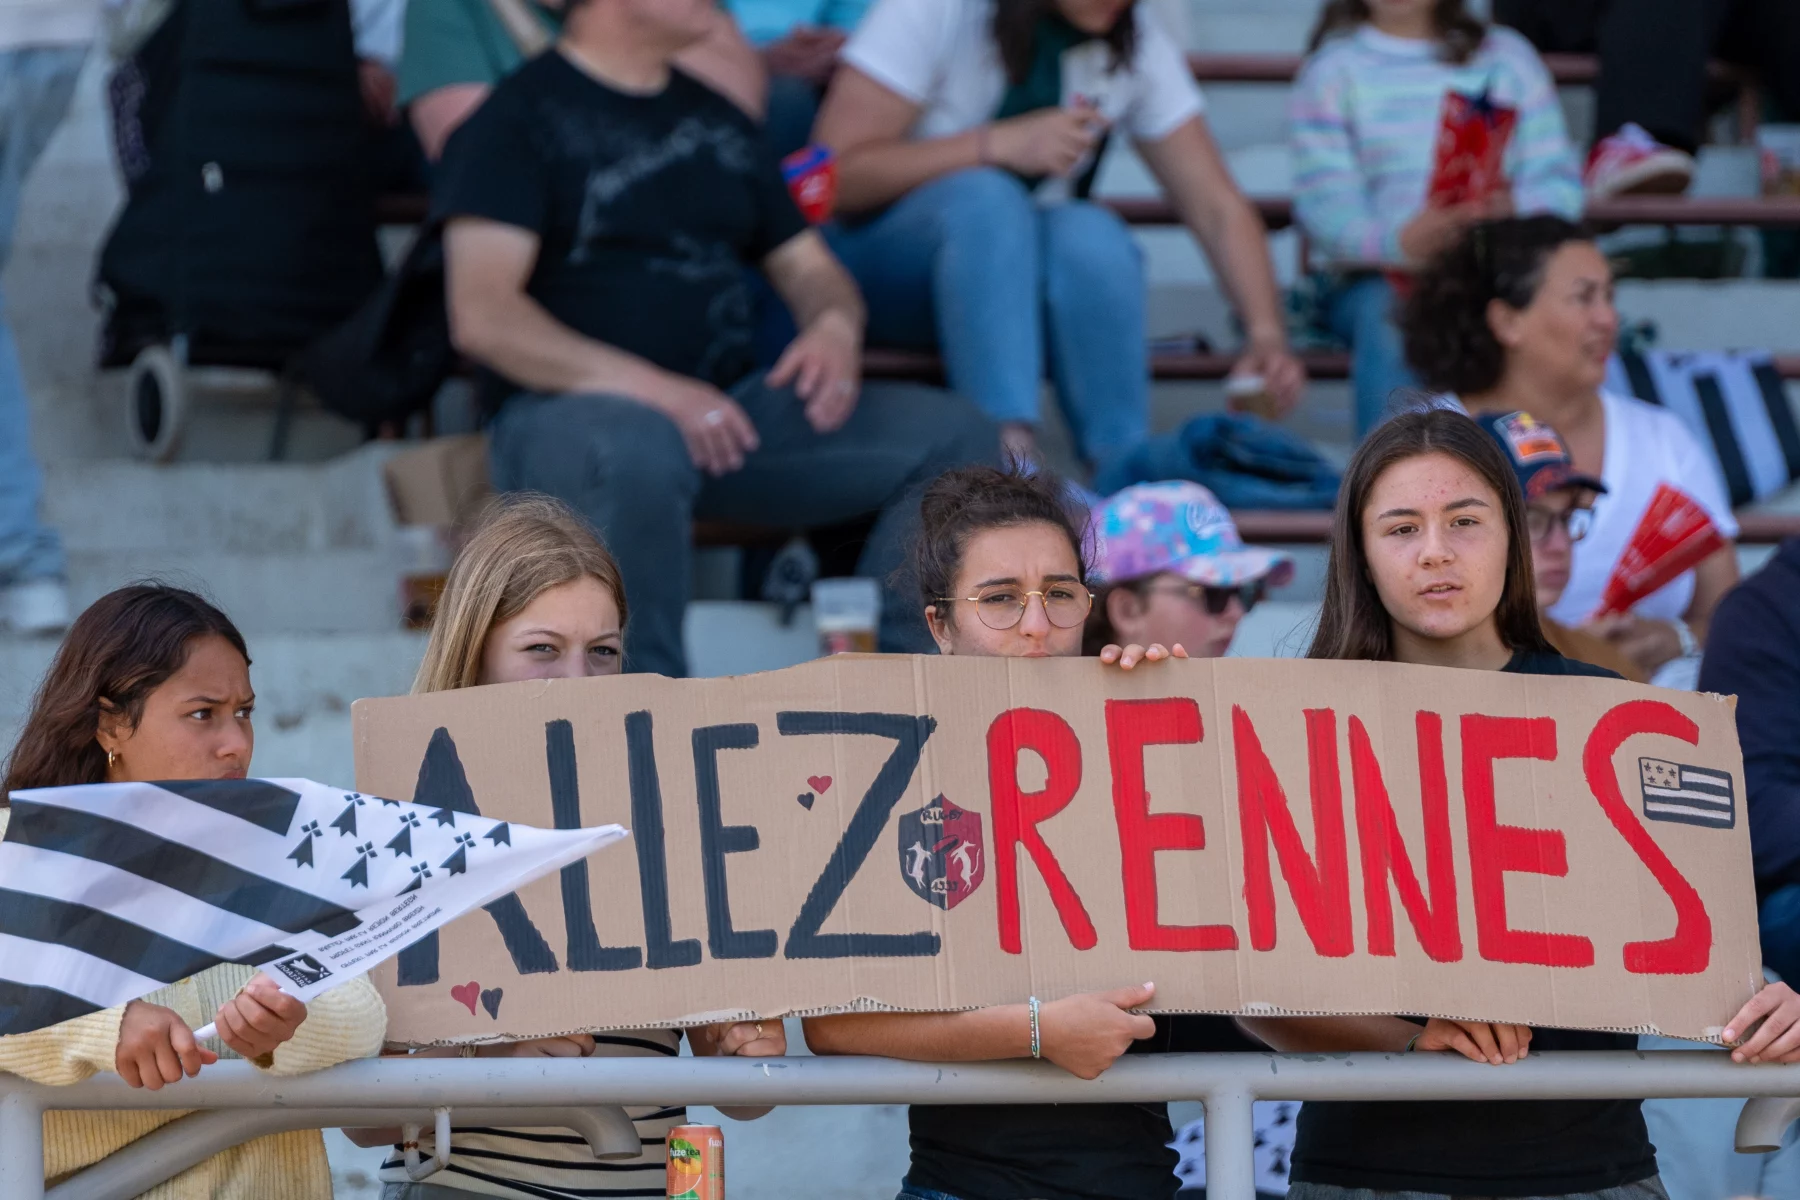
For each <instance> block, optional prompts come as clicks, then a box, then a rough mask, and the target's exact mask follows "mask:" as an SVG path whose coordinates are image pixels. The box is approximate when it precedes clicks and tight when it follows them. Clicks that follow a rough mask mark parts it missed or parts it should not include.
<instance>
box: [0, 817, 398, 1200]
mask: <svg viewBox="0 0 1800 1200" xmlns="http://www.w3.org/2000/svg"><path fill="white" fill-rule="evenodd" d="M10 815H11V813H10V812H9V811H7V810H5V809H0V836H4V833H5V829H6V819H7V817H9V816H10ZM255 973H256V972H255V970H254V969H253V968H251V967H239V966H229V965H228V966H220V967H214V968H213V969H212V970H210V971H203V972H201V973H200V974H199V975H196V976H194V977H193V978H191V979H184V980H182V981H181V982H179V983H176V984H173V985H171V986H169V987H166V988H163V989H162V990H161V991H157V992H152V993H150V995H148V996H146V997H144V999H145V1001H147V1002H148V1003H151V1004H160V1005H162V1006H164V1007H165V1008H171V1009H174V1010H175V1012H177V1013H179V1014H180V1015H181V1019H182V1020H184V1021H186V1022H187V1023H188V1027H189V1028H190V1029H198V1028H199V1027H200V1026H202V1025H204V1024H206V1023H207V1022H208V1021H210V1020H212V1019H213V1015H214V1014H215V1013H217V1012H218V1010H219V1006H220V1005H221V1004H224V1003H225V1002H226V1001H227V1000H229V999H231V998H232V997H233V996H235V995H236V994H237V992H238V989H240V988H242V987H243V986H244V985H245V984H246V983H248V982H249V981H250V978H251V976H252V975H254V974H255ZM124 1015H125V1010H124V1008H123V1007H120V1008H109V1009H107V1010H105V1011H104V1012H97V1013H90V1014H88V1015H87V1016H85V1017H77V1018H75V1019H74V1020H73V1021H64V1022H63V1023H62V1024H60V1025H52V1026H50V1027H49V1028H48V1029H39V1030H35V1031H33V1032H31V1033H20V1034H14V1035H13V1036H11V1037H0V1071H10V1072H11V1073H13V1074H15V1075H22V1076H24V1077H25V1078H26V1079H29V1080H31V1081H33V1082H34V1083H43V1084H50V1085H52V1086H59V1085H66V1084H71V1083H79V1082H80V1081H81V1080H83V1079H86V1078H87V1077H88V1076H90V1075H92V1074H94V1072H96V1071H111V1070H112V1069H113V1051H114V1049H115V1048H116V1047H117V1046H118V1042H119V1022H120V1021H121V1020H122V1019H123V1017H124ZM386 1032H387V1008H386V1006H385V1005H383V1004H382V1002H381V995H380V993H378V992H376V990H375V985H374V984H372V983H370V982H369V980H368V977H367V976H358V977H357V978H356V979H353V980H351V981H350V982H349V983H346V984H344V985H343V986H342V987H339V988H335V989H333V990H332V991H329V992H326V993H325V994H324V995H322V996H318V997H316V998H314V1000H313V1001H312V1002H311V1003H310V1004H308V1005H307V1006H306V1020H305V1021H303V1022H301V1025H300V1029H299V1031H298V1032H297V1033H295V1035H294V1038H293V1040H292V1041H289V1042H287V1043H285V1044H283V1045H281V1046H280V1047H278V1048H277V1049H276V1051H275V1054H274V1060H273V1063H272V1064H264V1063H259V1064H258V1065H259V1066H266V1067H267V1069H268V1070H269V1071H270V1073H271V1074H274V1075H299V1074H302V1073H303V1072H306V1071H317V1070H319V1069H321V1068H323V1067H329V1066H331V1065H332V1064H334V1063H340V1062H345V1061H348V1060H349V1059H353V1058H370V1057H373V1056H374V1055H375V1054H377V1053H379V1052H380V1050H381V1041H382V1037H383V1035H384V1034H385V1033H386ZM206 1045H207V1048H208V1049H211V1050H215V1051H217V1052H218V1053H219V1054H220V1057H221V1058H236V1057H238V1056H237V1055H236V1054H234V1053H232V1052H231V1051H230V1050H227V1049H226V1048H225V1047H224V1046H223V1045H222V1044H220V1043H219V1042H217V1041H211V1042H208V1043H206ZM204 1075H205V1069H204V1068H202V1078H204ZM174 1086H175V1087H180V1086H181V1085H180V1084H175V1085H174ZM181 1115H182V1114H181V1113H179V1112H144V1111H133V1110H125V1111H119V1112H56V1111H51V1112H47V1113H45V1114H44V1174H45V1177H46V1179H47V1180H49V1181H50V1182H52V1183H55V1182H58V1181H60V1179H61V1178H62V1177H64V1176H66V1175H69V1174H71V1173H73V1172H75V1171H77V1170H80V1169H81V1168H82V1167H85V1166H87V1165H88V1164H90V1163H95V1162H98V1161H99V1160H100V1159H102V1158H105V1157H106V1156H107V1155H108V1154H111V1153H112V1152H113V1151H114V1150H117V1149H118V1148H119V1147H121V1146H124V1145H126V1144H128V1143H130V1142H133V1141H136V1140H137V1139H138V1138H140V1137H143V1136H144V1135H145V1134H146V1133H149V1132H150V1131H151V1130H152V1129H155V1128H156V1127H157V1126H159V1125H165V1124H167V1123H168V1122H170V1121H173V1120H174V1119H175V1118H176V1117H179V1116H181ZM330 1196H331V1172H330V1170H329V1168H328V1167H327V1166H326V1164H325V1142H324V1139H323V1138H321V1137H320V1135H319V1131H318V1130H316V1129H309V1130H301V1131H299V1132H295V1133H278V1134H274V1135H272V1136H269V1137H265V1138H259V1139H257V1140H256V1141H254V1142H249V1143H247V1144H245V1145H242V1146H236V1147H233V1148H232V1149H230V1150H227V1151H225V1152H224V1153H223V1154H218V1155H215V1156H213V1157H212V1158H209V1159H207V1160H206V1161H205V1162H203V1163H201V1164H200V1165H199V1166H196V1167H192V1168H190V1169H189V1170H187V1171H184V1172H182V1173H181V1174H180V1175H177V1176H176V1177H175V1178H174V1179H171V1180H170V1181H169V1182H167V1183H165V1184H162V1185H161V1186H159V1187H156V1188H152V1189H151V1190H150V1191H148V1192H145V1193H144V1195H143V1197H142V1200H329V1198H330Z"/></svg>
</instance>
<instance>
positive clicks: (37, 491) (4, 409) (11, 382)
mask: <svg viewBox="0 0 1800 1200" xmlns="http://www.w3.org/2000/svg"><path fill="white" fill-rule="evenodd" d="M86 57H87V47H85V46H51V47H43V46H26V47H23V48H21V49H17V50H0V269H3V268H4V267H5V266H6V259H7V256H8V254H9V253H10V252H11V250H12V235H13V226H14V225H15V224H16V223H17V221H18V217H19V195H20V193H21V192H22V191H23V190H24V187H25V177H26V175H28V174H29V173H30V172H31V167H32V164H33V163H35V162H37V159H38V156H39V155H40V154H42V153H43V152H44V147H45V145H47V144H48V143H49V141H50V135H51V134H52V133H54V132H56V127H57V125H59V124H60V123H61V122H62V119H63V114H64V113H66V112H67V111H68V110H69V100H70V98H71V97H72V96H73V95H74V92H75V79H76V77H77V76H78V75H80V74H81V64H82V61H83V60H84V59H85V58H86ZM4 307H5V298H4V297H3V296H0V311H3V310H4ZM43 493H44V477H43V474H42V472H40V471H39V470H38V464H37V459H36V458H34V457H33V456H32V453H31V409H30V404H29V402H28V400H27V398H26V396H25V378H24V376H23V375H22V374H21V373H20V370H19V352H18V348H17V347H16V346H14V344H13V337H12V331H11V330H10V329H8V328H7V326H6V320H5V317H4V316H3V315H0V586H4V585H6V584H9V583H19V582H22V581H24V580H28V579H45V578H50V579H56V578H61V577H62V575H63V573H64V570H65V564H64V561H63V548H62V541H61V539H59V538H58V537H57V536H56V531H55V530H53V529H50V528H49V527H47V526H46V525H45V524H44V523H43V522H42V520H40V519H39V517H38V504H39V502H40V501H41V500H42V499H43Z"/></svg>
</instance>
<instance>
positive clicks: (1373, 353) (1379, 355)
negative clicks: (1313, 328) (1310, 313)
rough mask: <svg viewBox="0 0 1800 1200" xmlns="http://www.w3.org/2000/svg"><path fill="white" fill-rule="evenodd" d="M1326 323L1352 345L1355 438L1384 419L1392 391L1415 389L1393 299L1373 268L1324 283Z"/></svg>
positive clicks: (1414, 378) (1414, 379)
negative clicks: (1397, 323) (1366, 271)
mask: <svg viewBox="0 0 1800 1200" xmlns="http://www.w3.org/2000/svg"><path fill="white" fill-rule="evenodd" d="M1323 299H1324V310H1325V314H1324V315H1325V323H1326V325H1327V326H1328V327H1329V328H1330V330H1331V332H1332V333H1333V334H1335V335H1336V336H1338V337H1340V338H1342V339H1343V340H1344V341H1345V342H1347V343H1349V345H1350V386H1351V390H1352V392H1353V393H1354V395H1355V399H1356V436H1357V438H1358V439H1360V438H1362V437H1363V436H1364V435H1365V434H1367V433H1368V432H1369V430H1371V429H1373V428H1375V427H1376V426H1377V425H1379V424H1381V422H1382V420H1383V419H1384V418H1386V416H1387V412H1388V406H1389V404H1390V403H1391V402H1392V400H1393V395H1394V393H1395V392H1396V391H1399V390H1401V389H1403V388H1413V387H1417V386H1418V384H1419V381H1418V379H1417V378H1416V377H1415V376H1414V375H1413V373H1412V369H1411V368H1410V367H1408V366H1407V365H1406V350H1405V347H1404V346H1402V345H1401V341H1400V330H1399V329H1398V328H1397V327H1396V326H1395V324H1394V305H1395V301H1396V297H1395V295H1394V289H1393V287H1392V286H1391V285H1390V284H1389V283H1388V281H1387V279H1386V278H1385V277H1383V276H1381V275H1379V274H1376V273H1374V272H1368V273H1363V274H1356V275H1346V276H1344V277H1342V278H1341V279H1338V280H1336V281H1335V282H1334V283H1333V284H1331V285H1330V286H1329V287H1327V289H1326V291H1325V294H1324V298H1323Z"/></svg>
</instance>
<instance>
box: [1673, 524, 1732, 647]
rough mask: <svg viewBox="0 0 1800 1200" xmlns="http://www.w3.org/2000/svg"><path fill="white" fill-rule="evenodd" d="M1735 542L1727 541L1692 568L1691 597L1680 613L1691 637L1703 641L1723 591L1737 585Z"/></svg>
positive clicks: (1722, 596)
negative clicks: (1692, 591)
mask: <svg viewBox="0 0 1800 1200" xmlns="http://www.w3.org/2000/svg"><path fill="white" fill-rule="evenodd" d="M1738 578H1739V573H1738V560H1737V543H1736V542H1727V543H1726V544H1725V545H1724V546H1722V547H1720V548H1719V549H1718V550H1715V551H1713V553H1712V554H1710V555H1708V556H1707V557H1706V558H1705V559H1704V560H1703V561H1702V562H1701V563H1700V565H1699V566H1697V567H1695V568H1694V598H1693V600H1691V601H1689V602H1688V608H1687V612H1686V613H1684V614H1683V615H1682V618H1683V620H1685V621H1686V622H1687V626H1688V628H1689V629H1691V630H1692V631H1693V633H1694V640H1695V641H1697V642H1699V643H1700V644H1701V645H1702V646H1704V645H1705V644H1706V631H1707V629H1708V628H1709V627H1710V626H1711V625H1712V619H1713V614H1714V613H1715V612H1717V611H1718V610H1719V601H1721V600H1723V599H1724V598H1725V593H1726V592H1729V591H1730V590H1731V589H1732V588H1734V587H1736V586H1737V585H1738Z"/></svg>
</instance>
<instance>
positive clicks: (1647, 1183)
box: [1288, 1176, 1669, 1200]
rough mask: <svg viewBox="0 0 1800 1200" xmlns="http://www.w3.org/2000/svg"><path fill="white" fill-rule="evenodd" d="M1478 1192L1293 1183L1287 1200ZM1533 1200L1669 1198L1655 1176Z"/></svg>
mask: <svg viewBox="0 0 1800 1200" xmlns="http://www.w3.org/2000/svg"><path fill="white" fill-rule="evenodd" d="M1480 1195H1481V1194H1480V1193H1479V1192H1476V1193H1472V1194H1471V1195H1469V1196H1466V1197H1451V1196H1446V1195H1444V1194H1442V1193H1440V1192H1383V1191H1377V1190H1375V1189H1373V1188H1349V1187H1338V1186H1337V1185H1336V1184H1331V1183H1296V1184H1291V1185H1289V1187H1288V1200H1477V1197H1479V1196H1480ZM1532 1200H1669V1193H1668V1192H1667V1191H1665V1190H1664V1189H1663V1185H1662V1181H1661V1180H1660V1179H1657V1178H1656V1177H1655V1176H1651V1177H1650V1178H1649V1179H1644V1180H1640V1181H1638V1182H1637V1183H1628V1184H1626V1185H1625V1186H1623V1187H1614V1188H1605V1189H1603V1190H1601V1191H1598V1192H1569V1193H1567V1194H1565V1195H1562V1196H1556V1197H1549V1196H1537V1197H1532Z"/></svg>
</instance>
